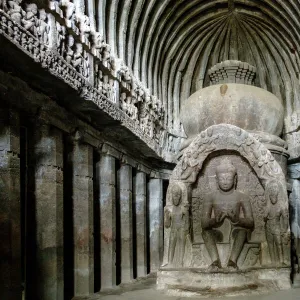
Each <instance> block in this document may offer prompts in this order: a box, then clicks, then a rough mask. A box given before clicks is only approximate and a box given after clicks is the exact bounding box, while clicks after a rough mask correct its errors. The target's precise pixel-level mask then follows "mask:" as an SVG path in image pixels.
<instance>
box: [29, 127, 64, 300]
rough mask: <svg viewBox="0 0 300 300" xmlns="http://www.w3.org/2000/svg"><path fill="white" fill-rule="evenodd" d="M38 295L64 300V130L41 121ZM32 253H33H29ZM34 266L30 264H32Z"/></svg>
mask: <svg viewBox="0 0 300 300" xmlns="http://www.w3.org/2000/svg"><path fill="white" fill-rule="evenodd" d="M34 138H35V140H34V145H33V149H32V151H30V153H31V156H32V158H31V160H33V161H34V171H35V174H31V176H33V175H34V185H35V188H34V197H35V221H36V274H35V275H36V276H35V284H36V298H37V299H39V300H53V299H55V300H63V299H64V281H63V140H62V132H61V131H59V130H58V129H56V128H53V127H50V126H48V125H45V124H38V125H37V126H36V128H35V132H34ZM28 255H30V253H28ZM28 267H30V266H28Z"/></svg>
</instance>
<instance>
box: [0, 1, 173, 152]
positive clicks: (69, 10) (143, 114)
mask: <svg viewBox="0 0 300 300" xmlns="http://www.w3.org/2000/svg"><path fill="white" fill-rule="evenodd" d="M2 2H3V3H0V4H1V5H0V16H1V24H0V34H2V35H3V36H5V37H6V38H7V39H9V40H10V41H11V42H13V43H14V44H15V45H16V46H17V47H18V48H20V49H22V50H23V51H24V52H25V53H26V54H27V55H29V56H30V57H32V58H33V59H34V60H35V61H36V62H39V63H40V64H41V65H42V67H43V68H45V69H48V71H49V72H50V73H52V74H53V75H55V76H56V77H58V78H60V79H62V80H64V81H65V82H66V83H67V84H69V85H70V86H71V87H72V88H74V89H75V90H77V91H78V92H79V94H80V95H81V96H82V97H84V98H85V99H87V100H91V101H93V102H94V103H96V104H97V105H98V107H99V108H100V109H103V110H104V111H105V112H107V113H108V114H109V115H110V116H112V117H113V118H115V119H117V120H120V121H121V122H122V123H123V124H124V126H126V127H128V128H129V129H130V130H132V131H133V132H134V133H135V134H136V135H138V136H139V137H140V138H141V139H142V140H144V141H146V142H147V144H148V145H149V146H150V147H151V148H153V149H155V150H156V151H161V150H162V149H163V151H165V152H167V151H168V149H169V148H170V149H173V148H174V147H173V148H172V146H170V145H169V144H170V140H172V139H170V138H169V137H168V134H166V132H167V131H166V129H165V128H164V125H163V124H164V109H163V105H162V103H161V101H160V100H159V99H157V98H156V97H155V96H153V95H151V94H150V92H149V90H147V89H146V87H145V86H144V85H143V84H142V83H141V82H140V81H139V80H137V79H136V78H135V77H134V76H133V74H132V72H131V70H130V69H129V68H128V67H127V66H126V65H125V64H124V63H123V62H122V61H121V60H119V59H116V58H115V57H114V56H113V54H112V51H111V47H110V45H108V44H107V43H106V42H105V40H104V38H103V36H102V34H101V33H99V32H96V31H95V30H94V29H93V28H92V26H91V22H90V19H89V17H88V16H86V15H85V14H84V13H82V12H81V11H80V9H81V8H78V7H77V5H76V3H73V2H72V1H70V0H58V1H52V0H50V1H49V3H48V5H47V6H46V7H39V6H40V5H41V2H36V3H24V2H22V0H11V1H7V2H6V1H2ZM33 2H35V1H34V0H33ZM174 140H175V139H174ZM171 142H172V141H171Z"/></svg>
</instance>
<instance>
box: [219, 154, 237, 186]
mask: <svg viewBox="0 0 300 300" xmlns="http://www.w3.org/2000/svg"><path fill="white" fill-rule="evenodd" d="M216 178H217V184H218V186H219V188H220V189H221V190H222V191H224V192H229V191H230V190H232V189H234V188H235V184H236V180H237V170H236V167H235V166H234V165H233V164H232V163H231V161H230V160H228V159H225V160H224V161H222V162H221V164H220V165H219V166H217V168H216Z"/></svg>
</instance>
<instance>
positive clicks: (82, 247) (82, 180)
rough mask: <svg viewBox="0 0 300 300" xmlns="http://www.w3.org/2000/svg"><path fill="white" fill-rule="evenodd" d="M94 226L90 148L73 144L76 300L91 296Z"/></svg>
mask: <svg viewBox="0 0 300 300" xmlns="http://www.w3.org/2000/svg"><path fill="white" fill-rule="evenodd" d="M77 134H78V133H77ZM93 224H94V223H93V148H92V147H91V146H90V145H87V144H83V143H81V142H80V141H78V140H75V142H74V148H73V226H74V289H75V290H74V294H75V296H83V295H88V294H92V293H93V292H94V239H93Z"/></svg>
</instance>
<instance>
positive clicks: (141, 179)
mask: <svg viewBox="0 0 300 300" xmlns="http://www.w3.org/2000/svg"><path fill="white" fill-rule="evenodd" d="M146 193H147V178H146V174H145V173H144V172H141V171H138V172H137V173H136V175H135V177H134V178H133V200H134V207H135V215H136V253H137V277H144V276H146V275H147V253H146V252H147V248H146V201H147V199H146Z"/></svg>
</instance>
